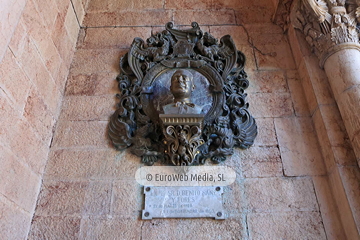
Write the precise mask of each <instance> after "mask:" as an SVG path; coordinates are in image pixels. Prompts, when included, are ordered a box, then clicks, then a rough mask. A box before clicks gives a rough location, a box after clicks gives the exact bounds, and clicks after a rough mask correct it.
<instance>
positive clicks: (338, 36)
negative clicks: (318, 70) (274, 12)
mask: <svg viewBox="0 0 360 240" xmlns="http://www.w3.org/2000/svg"><path fill="white" fill-rule="evenodd" d="M359 20H360V0H327V1H326V0H300V1H298V2H297V3H296V4H295V5H294V6H293V9H292V12H291V22H292V24H293V26H294V27H295V28H297V29H299V30H300V31H302V32H303V33H304V34H305V38H306V41H307V42H308V43H309V44H310V46H311V47H312V49H313V51H314V52H315V54H316V55H317V56H318V57H319V59H320V66H321V67H323V65H324V63H325V61H326V59H327V58H328V57H329V56H331V55H332V54H333V53H335V52H337V51H339V50H341V49H348V48H351V49H359V51H360V45H359V36H360V24H359V23H360V21H359Z"/></svg>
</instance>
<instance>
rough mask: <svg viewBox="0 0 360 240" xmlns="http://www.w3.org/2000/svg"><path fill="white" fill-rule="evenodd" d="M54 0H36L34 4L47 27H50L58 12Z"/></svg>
mask: <svg viewBox="0 0 360 240" xmlns="http://www.w3.org/2000/svg"><path fill="white" fill-rule="evenodd" d="M56 2H59V1H56V0H36V1H34V4H35V5H36V9H37V11H38V12H39V14H40V16H41V17H42V19H43V21H44V23H45V26H46V28H47V29H51V28H52V27H53V26H54V24H55V21H56V16H57V14H58V8H57V5H56Z"/></svg>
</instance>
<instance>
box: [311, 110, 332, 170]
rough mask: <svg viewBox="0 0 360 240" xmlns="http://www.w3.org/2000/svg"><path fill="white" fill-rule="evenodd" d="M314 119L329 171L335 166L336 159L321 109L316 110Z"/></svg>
mask: <svg viewBox="0 0 360 240" xmlns="http://www.w3.org/2000/svg"><path fill="white" fill-rule="evenodd" d="M312 119H313V122H314V127H315V130H316V135H317V138H318V142H319V145H320V148H321V153H322V155H323V157H324V163H325V166H326V169H327V171H330V170H331V169H332V168H333V167H334V166H335V164H336V160H335V156H334V152H333V147H332V146H331V142H330V140H329V136H328V132H327V131H326V128H325V122H324V117H323V116H322V114H321V112H320V110H319V109H317V110H316V111H315V113H314V114H313V116H312Z"/></svg>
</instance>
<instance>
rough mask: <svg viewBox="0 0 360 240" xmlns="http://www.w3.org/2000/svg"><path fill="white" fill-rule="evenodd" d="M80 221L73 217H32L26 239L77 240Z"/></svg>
mask: <svg viewBox="0 0 360 240" xmlns="http://www.w3.org/2000/svg"><path fill="white" fill-rule="evenodd" d="M80 221H81V218H79V217H73V216H44V217H43V216H34V218H33V220H32V225H31V230H30V232H29V236H28V239H29V240H37V239H78V237H79V232H80Z"/></svg>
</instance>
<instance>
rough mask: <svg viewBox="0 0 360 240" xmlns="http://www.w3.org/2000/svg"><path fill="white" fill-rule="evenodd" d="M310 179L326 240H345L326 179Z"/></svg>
mask: <svg viewBox="0 0 360 240" xmlns="http://www.w3.org/2000/svg"><path fill="white" fill-rule="evenodd" d="M312 179H313V183H314V187H315V192H316V198H317V200H318V203H319V207H320V213H321V218H322V221H323V223H324V228H325V231H326V236H327V239H329V240H330V239H333V240H336V239H345V233H344V229H343V227H342V225H341V221H340V216H339V212H338V209H337V207H336V203H335V201H334V198H333V195H332V192H331V187H330V185H329V183H328V179H327V177H313V178H312Z"/></svg>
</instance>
